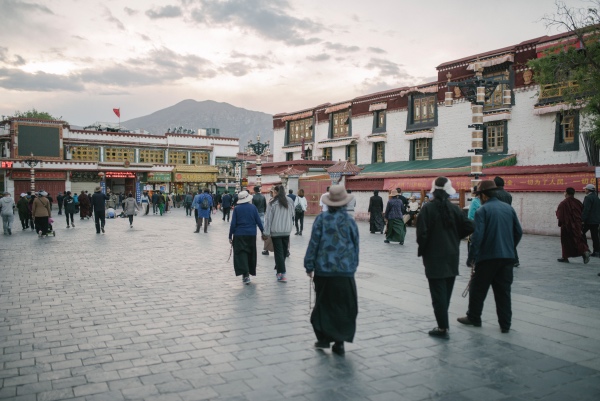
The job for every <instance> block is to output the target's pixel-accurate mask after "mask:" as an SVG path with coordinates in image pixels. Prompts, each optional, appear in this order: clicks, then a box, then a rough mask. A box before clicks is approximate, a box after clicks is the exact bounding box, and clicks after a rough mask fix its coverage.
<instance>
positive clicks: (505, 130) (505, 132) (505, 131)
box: [483, 120, 508, 154]
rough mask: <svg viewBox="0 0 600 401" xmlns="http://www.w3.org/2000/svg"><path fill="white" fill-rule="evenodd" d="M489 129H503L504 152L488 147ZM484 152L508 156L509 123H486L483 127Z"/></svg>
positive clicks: (504, 121) (503, 121)
mask: <svg viewBox="0 0 600 401" xmlns="http://www.w3.org/2000/svg"><path fill="white" fill-rule="evenodd" d="M488 127H502V131H503V132H502V140H503V142H502V150H493V151H492V150H489V147H488ZM483 128H484V129H483V151H484V153H489V154H507V153H508V121H506V120H502V121H493V122H489V123H485V124H484V126H483Z"/></svg>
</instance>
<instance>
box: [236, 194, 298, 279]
mask: <svg viewBox="0 0 600 401" xmlns="http://www.w3.org/2000/svg"><path fill="white" fill-rule="evenodd" d="M274 194H275V197H274V198H273V200H272V201H271V205H270V207H269V209H268V210H267V216H265V231H264V236H265V238H266V237H270V238H271V240H272V241H273V254H274V256H275V270H277V274H276V277H277V281H278V282H280V283H285V282H287V278H286V268H285V258H286V257H287V255H288V248H289V244H290V233H291V232H292V227H293V226H292V216H293V214H294V203H293V201H292V199H290V198H289V197H287V196H285V188H283V185H278V186H276V187H275V188H274ZM238 202H239V195H238Z"/></svg>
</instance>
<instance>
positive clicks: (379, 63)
mask: <svg viewBox="0 0 600 401" xmlns="http://www.w3.org/2000/svg"><path fill="white" fill-rule="evenodd" d="M400 67H402V64H397V63H394V62H393V61H389V60H385V59H382V58H372V59H371V60H370V61H369V62H368V63H367V64H366V65H365V68H367V69H369V70H379V75H380V76H383V77H390V78H399V77H400V78H404V77H406V76H408V74H407V73H406V71H404V70H402V69H400Z"/></svg>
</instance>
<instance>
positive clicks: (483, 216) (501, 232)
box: [419, 198, 523, 264]
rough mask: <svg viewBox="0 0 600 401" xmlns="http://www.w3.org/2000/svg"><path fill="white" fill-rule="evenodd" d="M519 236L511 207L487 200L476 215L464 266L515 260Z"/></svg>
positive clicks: (517, 222)
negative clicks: (491, 261) (496, 260)
mask: <svg viewBox="0 0 600 401" xmlns="http://www.w3.org/2000/svg"><path fill="white" fill-rule="evenodd" d="M427 207H429V206H427ZM423 210H425V208H424V209H423ZM421 213H423V211H421ZM420 218H421V216H419V219H420ZM522 236H523V230H522V229H521V224H520V223H519V219H518V218H517V213H515V210H514V209H513V208H512V206H510V205H508V204H506V203H504V202H502V201H500V200H499V199H497V198H490V199H489V200H488V201H487V202H486V203H485V204H483V205H482V206H481V207H480V208H479V210H477V213H475V231H474V232H473V235H471V247H470V248H469V258H468V259H467V264H471V263H473V262H474V263H475V264H477V263H479V262H483V261H486V260H492V259H512V260H514V259H516V255H515V248H516V246H517V245H518V244H519V241H521V237H522Z"/></svg>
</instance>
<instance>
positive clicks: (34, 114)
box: [13, 109, 62, 121]
mask: <svg viewBox="0 0 600 401" xmlns="http://www.w3.org/2000/svg"><path fill="white" fill-rule="evenodd" d="M13 117H20V118H36V119H38V120H55V121H61V120H62V116H60V117H54V116H53V115H52V114H50V113H48V112H45V111H37V110H36V109H31V110H27V111H25V112H21V111H18V110H17V111H15V114H14V116H13Z"/></svg>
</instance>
